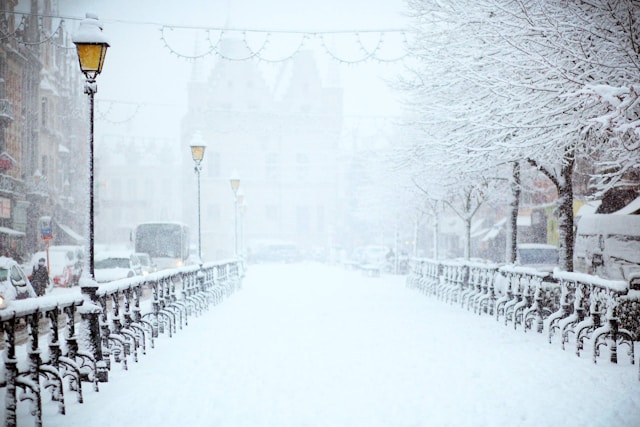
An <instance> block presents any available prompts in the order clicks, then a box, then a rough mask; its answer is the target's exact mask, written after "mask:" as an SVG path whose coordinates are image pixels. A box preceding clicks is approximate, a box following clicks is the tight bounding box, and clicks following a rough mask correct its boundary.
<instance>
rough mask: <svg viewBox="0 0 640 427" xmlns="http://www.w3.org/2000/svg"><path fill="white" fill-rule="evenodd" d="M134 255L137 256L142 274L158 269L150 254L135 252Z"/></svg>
mask: <svg viewBox="0 0 640 427" xmlns="http://www.w3.org/2000/svg"><path fill="white" fill-rule="evenodd" d="M134 255H135V256H137V257H138V259H139V260H140V269H141V271H142V275H143V276H146V275H147V274H149V273H155V272H156V271H158V266H157V265H156V263H155V262H153V259H151V256H150V255H149V254H147V253H144V252H136V253H135V254H134Z"/></svg>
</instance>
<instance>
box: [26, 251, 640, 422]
mask: <svg viewBox="0 0 640 427" xmlns="http://www.w3.org/2000/svg"><path fill="white" fill-rule="evenodd" d="M404 281H405V277H404V276H385V275H383V277H373V278H368V277H364V276H363V275H362V274H361V273H359V272H357V271H347V270H344V269H342V268H341V267H338V266H324V265H320V264H291V265H256V266H250V269H249V270H248V272H247V276H246V278H245V280H244V283H243V286H242V289H241V290H239V291H237V292H236V293H235V294H233V295H232V296H231V297H230V298H228V299H226V300H224V301H223V302H222V303H221V304H220V305H219V306H217V307H213V308H212V309H211V310H210V311H208V312H207V313H205V314H204V315H203V316H201V317H199V318H191V319H190V322H189V326H187V327H185V328H183V329H182V330H180V331H178V333H177V334H176V335H174V337H173V338H171V339H169V338H167V337H166V336H162V337H161V338H160V339H158V340H157V341H156V348H155V349H151V350H148V352H147V355H145V356H142V357H141V361H140V362H139V363H137V364H134V363H130V365H129V371H126V372H125V371H123V370H122V369H121V367H120V366H114V367H112V370H111V372H110V381H109V382H108V383H104V384H101V385H100V386H101V390H100V392H99V393H95V392H93V391H91V390H90V387H89V386H88V385H87V386H86V389H85V390H86V391H85V403H84V404H77V403H71V402H72V400H73V397H72V396H70V397H69V402H70V404H69V405H68V406H67V415H59V414H57V413H56V406H55V405H54V404H53V402H50V401H49V400H48V398H47V399H45V404H44V408H43V409H44V424H45V427H54V426H60V427H62V426H64V427H69V426H83V427H86V426H109V427H111V426H136V427H138V426H139V427H142V426H154V427H156V426H184V427H186V426H189V427H197V426H278V427H282V426H295V427H299V426H331V427H336V426H367V427H372V426H456V427H457V426H474V427H478V426H536V427H543V426H559V425H561V426H564V427H570V426H581V427H583V426H603V427H604V426H607V427H609V426H629V427H631V426H637V425H639V424H640V382H639V381H638V374H637V366H632V365H630V364H629V358H628V357H627V356H626V352H625V354H621V355H620V363H619V364H618V365H611V364H610V363H609V362H608V359H607V358H606V357H601V358H600V359H599V363H598V365H594V364H593V363H592V361H591V358H590V356H589V355H588V354H587V353H584V355H583V356H582V357H581V358H578V357H576V355H575V354H574V351H573V350H572V349H571V348H569V349H568V350H566V351H562V349H561V348H560V345H559V344H558V343H557V342H554V344H551V345H550V344H548V343H547V341H546V334H542V335H541V334H535V333H532V332H527V333H523V332H522V331H521V330H518V331H514V330H513V327H505V326H504V325H503V324H502V323H498V322H496V320H495V319H494V318H492V317H489V316H482V317H478V316H477V315H474V314H473V313H471V312H468V311H466V310H463V309H461V308H459V307H458V306H451V305H448V304H445V303H443V302H441V301H438V300H436V299H435V298H432V297H426V296H423V295H421V294H420V293H419V292H418V291H416V290H414V289H409V288H407V287H406V286H405V284H404ZM27 406H28V405H26V404H25V403H21V404H19V413H20V414H21V418H20V420H19V425H30V422H31V420H30V417H29V416H28V415H26V407H27Z"/></svg>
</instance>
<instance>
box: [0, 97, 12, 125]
mask: <svg viewBox="0 0 640 427" xmlns="http://www.w3.org/2000/svg"><path fill="white" fill-rule="evenodd" d="M3 121H13V104H12V103H11V102H10V101H9V100H8V99H0V122H3Z"/></svg>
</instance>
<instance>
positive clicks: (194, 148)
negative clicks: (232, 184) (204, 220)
mask: <svg viewBox="0 0 640 427" xmlns="http://www.w3.org/2000/svg"><path fill="white" fill-rule="evenodd" d="M205 148H207V147H206V146H205V145H204V143H203V141H202V136H201V135H200V132H196V133H195V135H194V136H193V140H192V141H191V157H192V158H193V161H194V162H195V164H196V166H195V168H194V170H195V172H196V175H198V260H199V261H200V262H202V234H201V228H200V171H201V170H202V159H203V158H204V150H205Z"/></svg>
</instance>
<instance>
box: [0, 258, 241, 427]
mask: <svg viewBox="0 0 640 427" xmlns="http://www.w3.org/2000/svg"><path fill="white" fill-rule="evenodd" d="M243 276H244V266H243V264H242V262H241V261H239V260H229V261H223V262H218V263H208V264H204V265H202V266H201V267H199V266H190V267H185V268H181V269H175V270H166V271H161V272H157V273H153V274H150V275H148V276H145V277H136V278H130V279H123V280H118V281H114V282H110V283H105V284H100V285H99V286H97V287H94V288H84V289H83V291H84V295H80V296H78V295H71V294H68V295H60V296H45V297H39V298H30V299H27V300H20V301H13V302H11V304H10V305H9V306H8V307H7V308H5V309H3V310H0V326H1V328H0V330H1V331H2V333H3V334H4V340H3V342H2V343H1V344H2V345H3V353H4V357H3V362H4V363H3V365H2V372H0V387H4V389H5V390H4V394H5V400H4V406H5V407H4V413H5V426H7V427H15V426H17V423H18V420H17V409H18V404H28V405H29V412H30V414H31V415H32V421H31V422H32V423H33V425H35V426H36V427H40V426H42V425H43V421H42V401H43V397H44V395H45V394H49V395H50V396H51V399H52V400H53V401H55V402H57V405H58V411H59V412H60V413H61V414H64V413H65V411H66V403H67V402H68V399H69V398H70V397H71V398H75V399H76V401H77V402H80V403H82V401H83V385H85V384H86V385H89V386H90V387H92V388H93V390H94V391H99V384H100V382H106V381H108V379H109V371H110V369H111V368H112V365H113V364H120V365H121V366H122V368H123V369H127V366H128V364H129V363H130V362H134V363H135V362H138V361H139V360H140V356H141V355H144V354H145V353H146V352H147V349H148V348H153V347H154V342H155V340H156V339H157V338H158V337H159V335H160V334H165V335H167V336H169V337H171V336H172V335H173V334H174V333H176V332H178V331H179V330H180V329H182V328H183V327H185V326H187V325H188V322H189V318H190V317H192V316H198V315H199V314H201V313H202V312H203V311H205V310H207V309H209V308H210V307H211V306H213V305H216V304H218V303H220V302H221V301H222V300H223V299H224V298H225V297H228V296H229V295H231V294H232V293H233V292H234V291H235V290H236V289H238V288H239V287H240V285H241V281H242V278H243ZM43 341H45V342H43ZM18 396H20V397H19V399H18ZM22 402H24V403H22Z"/></svg>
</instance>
